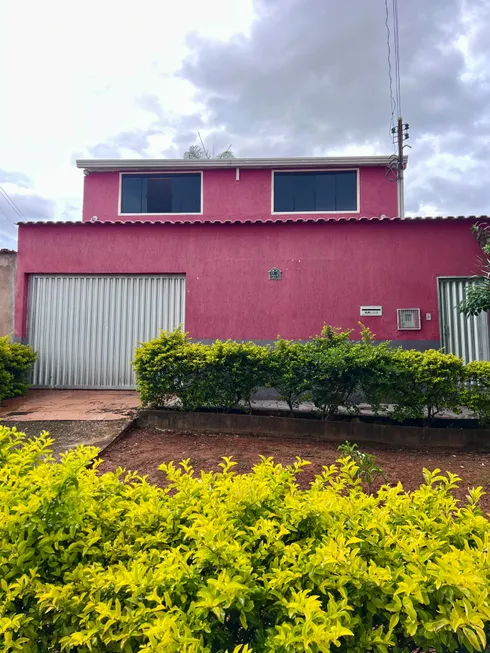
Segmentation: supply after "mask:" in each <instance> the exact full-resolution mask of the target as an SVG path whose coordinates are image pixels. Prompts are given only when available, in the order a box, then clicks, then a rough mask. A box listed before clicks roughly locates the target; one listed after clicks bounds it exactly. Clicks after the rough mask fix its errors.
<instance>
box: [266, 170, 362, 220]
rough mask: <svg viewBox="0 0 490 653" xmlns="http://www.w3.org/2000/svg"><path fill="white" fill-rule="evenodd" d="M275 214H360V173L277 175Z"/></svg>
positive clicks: (354, 171) (275, 183)
mask: <svg viewBox="0 0 490 653" xmlns="http://www.w3.org/2000/svg"><path fill="white" fill-rule="evenodd" d="M273 175H274V176H273V195H274V197H273V207H274V209H273V210H274V213H315V212H321V213H324V212H331V211H358V210H359V207H358V202H357V197H358V179H357V170H341V171H331V172H326V171H325V172H324V171H316V170H315V171H313V170H312V171H298V172H274V173H273Z"/></svg>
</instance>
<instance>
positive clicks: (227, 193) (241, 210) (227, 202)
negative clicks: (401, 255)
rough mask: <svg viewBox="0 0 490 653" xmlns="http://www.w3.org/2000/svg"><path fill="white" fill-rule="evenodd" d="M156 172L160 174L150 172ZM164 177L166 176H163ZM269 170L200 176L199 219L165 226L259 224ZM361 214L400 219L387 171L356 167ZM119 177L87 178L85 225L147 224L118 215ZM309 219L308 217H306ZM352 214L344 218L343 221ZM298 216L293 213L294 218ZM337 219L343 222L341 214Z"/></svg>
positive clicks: (267, 200) (266, 204)
mask: <svg viewBox="0 0 490 653" xmlns="http://www.w3.org/2000/svg"><path fill="white" fill-rule="evenodd" d="M152 172H158V171H152ZM167 172H168V171H167ZM271 177H272V175H271V170H266V169H261V170H255V169H246V168H242V169H240V180H239V181H237V180H236V176H235V168H232V169H230V170H228V169H217V170H204V171H203V215H188V216H186V215H185V214H181V215H177V216H168V217H166V218H165V219H166V220H168V221H169V222H175V221H182V220H185V221H189V222H200V221H204V220H218V221H220V220H221V221H222V220H233V221H234V222H235V221H236V222H241V221H244V220H263V219H264V218H265V219H267V218H269V219H270V218H271V217H272V218H274V216H273V215H272V214H271ZM359 185H360V211H359V213H358V214H357V215H360V216H364V217H373V216H380V215H382V214H385V215H387V216H389V217H393V216H396V215H398V205H397V188H396V184H395V183H391V182H389V181H388V180H387V179H386V176H385V168H384V167H382V166H377V167H364V168H362V167H361V168H359ZM118 203H119V172H91V173H90V174H89V175H87V176H86V177H85V181H84V197H83V220H90V219H91V218H92V217H93V216H97V218H98V219H99V220H145V219H146V220H148V219H151V220H153V219H156V218H155V217H151V218H148V217H146V216H144V215H123V216H118ZM306 215H308V214H306ZM348 215H353V214H352V213H342V216H348ZM302 217H304V216H302V215H298V214H292V215H291V218H292V219H301V218H302ZM339 217H341V216H340V215H339Z"/></svg>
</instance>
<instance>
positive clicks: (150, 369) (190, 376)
mask: <svg viewBox="0 0 490 653" xmlns="http://www.w3.org/2000/svg"><path fill="white" fill-rule="evenodd" d="M207 353H208V350H207V349H206V348H205V347H203V346H202V345H199V344H197V343H193V342H191V341H190V339H189V338H188V337H187V335H186V334H185V333H184V332H183V331H182V330H181V329H176V330H175V331H162V332H161V334H160V335H159V336H158V338H155V339H154V340H150V341H149V342H145V343H144V344H142V345H141V346H140V347H138V348H137V349H136V353H135V357H134V361H133V367H134V370H135V372H136V387H137V389H138V391H139V393H140V397H141V402H142V404H143V406H164V405H165V404H167V403H168V402H169V401H170V400H172V399H175V398H176V397H178V398H179V399H180V401H181V404H182V406H183V407H184V408H185V409H188V410H194V409H196V408H199V406H201V405H202V404H203V402H204V401H205V398H204V397H203V396H202V394H201V392H202V390H203V385H202V384H199V375H200V374H201V373H203V370H204V369H205V366H206V363H207Z"/></svg>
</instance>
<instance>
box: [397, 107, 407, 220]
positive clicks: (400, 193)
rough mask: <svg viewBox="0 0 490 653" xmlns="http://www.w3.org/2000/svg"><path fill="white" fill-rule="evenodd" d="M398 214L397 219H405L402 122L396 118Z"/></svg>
mask: <svg viewBox="0 0 490 653" xmlns="http://www.w3.org/2000/svg"><path fill="white" fill-rule="evenodd" d="M397 137H398V213H399V214H400V215H399V216H398V217H399V218H404V217H405V193H404V190H403V172H404V170H403V121H402V119H401V117H399V118H398V127H397Z"/></svg>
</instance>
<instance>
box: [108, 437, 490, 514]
mask: <svg viewBox="0 0 490 653" xmlns="http://www.w3.org/2000/svg"><path fill="white" fill-rule="evenodd" d="M362 450H363V451H366V452H368V453H374V454H375V455H376V456H377V460H378V462H379V464H380V465H381V467H382V468H383V470H384V472H385V474H386V478H387V481H388V482H389V483H391V484H395V483H397V482H398V481H401V482H402V484H403V486H404V488H405V489H406V490H415V489H416V488H418V487H419V486H420V485H421V484H422V482H423V478H422V469H423V468H424V467H426V468H428V469H431V470H432V469H435V468H436V467H439V468H440V469H441V470H442V471H443V472H446V471H451V472H453V473H455V474H458V475H459V476H460V477H461V478H462V481H461V484H460V488H459V490H458V491H457V493H456V494H457V496H458V498H461V499H463V498H464V497H465V495H466V493H467V488H468V487H475V486H478V485H481V486H482V487H483V488H484V490H485V491H486V492H488V493H490V454H488V453H470V452H453V451H451V452H444V451H438V450H432V451H414V450H410V449H400V448H389V447H376V448H374V447H367V446H366V447H362ZM260 455H263V456H266V457H269V456H272V457H274V459H275V461H276V462H278V463H283V464H291V463H293V462H294V461H295V459H296V456H300V457H301V458H303V459H304V460H308V461H310V462H311V463H312V464H311V465H309V466H308V467H307V468H306V469H305V470H304V472H303V473H302V474H301V475H300V478H299V482H300V485H301V486H302V487H308V485H309V483H310V481H311V480H312V479H313V476H314V475H315V474H317V473H319V472H320V471H321V469H322V466H323V465H330V464H332V463H334V462H335V461H336V460H337V459H338V458H339V453H338V452H337V445H336V444H331V443H327V442H319V441H313V440H312V441H308V440H304V439H302V440H289V439H288V440H281V439H280V437H265V436H245V435H233V434H226V433H223V434H218V435H216V434H204V433H201V434H197V433H177V432H175V431H156V430H155V431H154V430H150V429H142V428H134V429H131V430H130V431H129V432H128V433H127V434H126V435H125V436H124V437H123V438H121V439H120V440H118V441H117V442H115V443H114V444H112V445H110V446H109V448H108V449H107V450H106V451H104V453H103V454H102V458H103V460H104V462H103V463H102V465H101V468H100V469H101V471H103V472H104V471H113V470H115V469H116V468H117V467H119V466H120V467H124V468H126V469H131V470H137V471H138V472H140V473H141V474H147V475H148V480H149V481H150V482H152V483H156V484H157V485H162V484H164V482H165V478H164V475H163V473H162V472H160V471H158V465H160V464H161V463H163V462H168V461H170V460H173V461H175V462H176V463H178V462H180V461H181V460H184V459H186V458H190V460H191V464H192V465H193V466H194V468H195V469H196V470H201V469H203V470H205V471H209V470H217V469H218V467H217V465H218V463H219V462H221V458H222V456H233V458H234V460H235V461H236V462H237V463H238V465H237V466H236V467H235V468H234V469H235V471H237V472H246V471H248V470H250V468H251V467H252V466H253V465H255V464H256V463H257V462H258V461H259V456H260ZM481 506H482V508H483V509H484V510H485V512H488V513H490V494H487V495H486V496H484V497H483V500H482V502H481Z"/></svg>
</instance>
